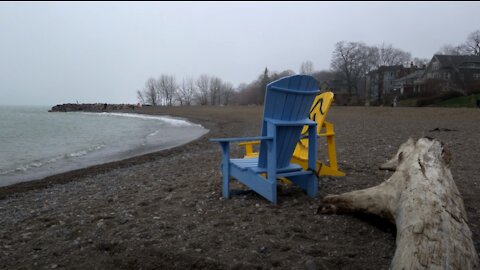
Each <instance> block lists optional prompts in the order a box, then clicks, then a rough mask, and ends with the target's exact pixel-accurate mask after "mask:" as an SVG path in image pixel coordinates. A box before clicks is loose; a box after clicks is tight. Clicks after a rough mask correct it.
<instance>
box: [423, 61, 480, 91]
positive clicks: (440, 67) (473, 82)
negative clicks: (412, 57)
mask: <svg viewBox="0 0 480 270" xmlns="http://www.w3.org/2000/svg"><path fill="white" fill-rule="evenodd" d="M432 85H433V86H434V87H435V89H433V91H449V90H472V89H471V88H472V87H478V86H479V85H480V56H469V55H439V54H436V55H434V56H433V57H432V60H431V61H430V63H429V64H428V66H427V68H426V70H425V72H424V74H423V76H422V79H420V80H417V81H416V82H415V86H414V87H415V89H418V91H431V90H432V89H429V88H432ZM478 90H480V89H478Z"/></svg>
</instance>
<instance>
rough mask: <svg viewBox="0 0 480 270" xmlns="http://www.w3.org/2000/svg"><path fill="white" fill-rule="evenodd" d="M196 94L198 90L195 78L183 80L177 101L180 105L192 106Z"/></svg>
mask: <svg viewBox="0 0 480 270" xmlns="http://www.w3.org/2000/svg"><path fill="white" fill-rule="evenodd" d="M195 93H196V88H195V81H194V80H193V78H187V79H183V80H182V84H181V85H180V87H179V88H178V92H177V99H178V101H179V102H180V105H187V106H189V105H191V104H192V101H193V97H194V95H195Z"/></svg>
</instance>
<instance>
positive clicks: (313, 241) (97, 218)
mask: <svg viewBox="0 0 480 270" xmlns="http://www.w3.org/2000/svg"><path fill="white" fill-rule="evenodd" d="M140 112H141V113H147V114H160V115H171V116H176V117H183V118H187V119H188V120H189V121H191V122H194V123H198V124H201V125H202V126H204V127H205V128H207V129H209V130H210V133H208V134H206V135H205V136H203V137H201V138H200V139H197V140H195V141H193V142H190V143H188V144H186V145H183V146H179V147H176V148H173V149H169V150H165V151H160V152H156V153H152V154H148V155H144V156H140V157H134V158H130V159H127V160H123V161H119V162H113V163H108V164H103V165H97V166H93V167H89V168H86V169H81V170H76V171H72V172H67V173H63V174H60V175H55V176H51V177H47V178H45V179H42V180H40V181H33V182H27V183H21V184H17V185H13V186H8V187H3V188H0V216H1V219H0V268H5V269H25V268H26V269H29V268H68V269H72V268H73V269H92V268H93V269H95V268H96V269H140V268H142V269H159V268H161V269H170V268H177V269H178V268H180V269H184V268H187V269H190V268H198V269H225V268H234V269H252V268H257V269H270V268H279V269H304V268H305V266H306V265H307V266H312V265H314V266H316V267H318V268H320V269H322V268H323V269H387V268H388V266H389V263H390V261H391V258H392V255H393V252H394V249H395V227H394V226H393V225H391V224H388V223H387V222H384V221H381V220H378V219H376V218H373V217H365V216H342V215H340V216H324V215H319V214H316V210H317V208H318V205H319V204H320V200H321V197H322V196H324V195H325V194H330V193H340V192H346V191H350V190H355V189H360V188H365V187H369V186H372V185H376V184H378V183H380V182H382V181H384V180H385V179H387V178H388V177H389V176H390V175H391V173H390V172H385V171H379V170H378V166H379V165H380V164H381V163H382V162H384V161H385V160H387V159H388V158H390V157H391V156H392V155H393V154H395V152H396V150H397V148H398V146H399V145H400V144H401V143H403V142H404V141H406V140H407V139H408V138H409V137H413V138H419V137H421V136H430V137H434V138H438V139H440V140H441V141H442V142H444V143H445V147H446V148H447V149H448V150H449V151H450V152H451V153H452V156H453V160H452V162H451V164H450V168H451V170H452V174H453V178H454V180H455V181H456V183H457V186H458V188H459V190H460V192H461V194H462V196H463V198H464V203H465V208H466V210H467V214H468V218H469V222H470V228H471V230H472V231H473V234H474V240H475V243H476V245H477V250H478V246H480V228H479V226H480V210H478V209H480V198H479V196H478V194H479V192H480V187H479V184H480V177H479V175H480V165H479V163H478V161H479V160H480V135H479V134H480V125H479V123H480V110H478V109H442V108H387V107H385V108H364V107H334V108H332V110H331V111H330V113H329V116H328V117H327V120H328V121H331V122H333V123H334V124H335V131H336V134H337V137H336V141H337V153H338V159H339V166H340V168H341V169H342V170H343V171H345V172H346V173H347V176H346V177H341V178H333V177H324V178H322V179H320V181H321V191H320V194H319V196H317V198H315V199H309V198H308V197H307V196H306V195H305V194H304V193H303V192H302V191H301V190H300V189H298V188H296V187H294V186H280V187H279V194H278V199H279V203H278V205H277V206H273V205H271V204H270V203H269V202H268V201H266V200H264V199H263V198H262V197H260V196H258V195H256V194H254V193H252V192H240V193H239V194H237V195H233V197H232V198H231V199H230V200H224V199H222V198H221V174H220V172H219V169H218V167H219V164H220V158H221V155H220V148H219V147H218V145H216V144H214V143H211V142H209V141H208V139H209V138H213V137H232V136H235V137H239V136H256V135H258V134H259V130H260V121H261V115H262V108H261V107H256V106H253V107H181V108H152V107H144V108H142V109H141V111H140ZM436 128H440V130H444V129H449V130H452V131H435V129H436ZM323 145H324V144H323V142H321V143H320V146H323ZM322 150H324V149H323V148H321V149H320V152H319V154H320V156H321V157H322V156H324V151H322ZM232 153H233V155H234V156H235V155H236V156H241V154H242V151H241V149H240V148H236V147H233V149H232ZM232 187H233V188H235V189H241V188H242V187H241V186H240V185H239V184H236V183H235V182H234V183H233V185H232Z"/></svg>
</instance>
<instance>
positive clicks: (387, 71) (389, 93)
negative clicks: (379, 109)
mask: <svg viewBox="0 0 480 270" xmlns="http://www.w3.org/2000/svg"><path fill="white" fill-rule="evenodd" d="M418 70H421V68H418V67H417V66H414V65H413V63H412V64H410V67H404V66H402V65H396V66H381V67H379V68H378V69H375V70H372V71H370V72H369V73H368V74H367V78H366V88H367V92H368V98H369V99H370V100H373V101H377V102H379V103H386V102H387V101H388V100H390V99H391V97H393V96H395V95H400V91H401V90H402V85H401V84H400V83H399V82H398V81H397V80H398V79H400V78H403V77H405V76H407V75H409V74H411V73H414V72H416V71H418Z"/></svg>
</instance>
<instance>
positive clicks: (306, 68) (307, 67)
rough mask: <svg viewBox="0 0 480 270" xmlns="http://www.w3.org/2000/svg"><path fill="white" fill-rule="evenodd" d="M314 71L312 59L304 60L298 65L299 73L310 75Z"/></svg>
mask: <svg viewBox="0 0 480 270" xmlns="http://www.w3.org/2000/svg"><path fill="white" fill-rule="evenodd" d="M314 72H315V71H314V69H313V63H312V61H305V62H302V64H301V65H300V74H305V75H312V74H313V73H314Z"/></svg>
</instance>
